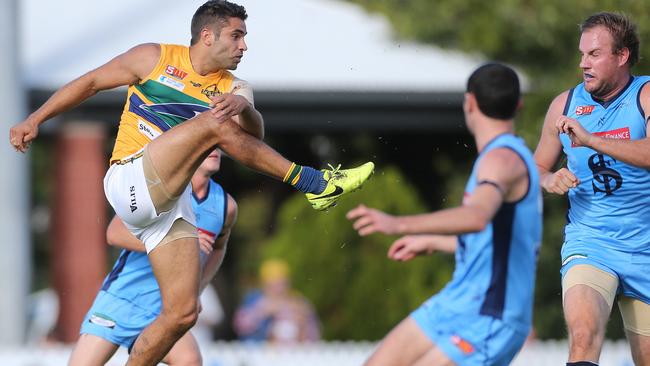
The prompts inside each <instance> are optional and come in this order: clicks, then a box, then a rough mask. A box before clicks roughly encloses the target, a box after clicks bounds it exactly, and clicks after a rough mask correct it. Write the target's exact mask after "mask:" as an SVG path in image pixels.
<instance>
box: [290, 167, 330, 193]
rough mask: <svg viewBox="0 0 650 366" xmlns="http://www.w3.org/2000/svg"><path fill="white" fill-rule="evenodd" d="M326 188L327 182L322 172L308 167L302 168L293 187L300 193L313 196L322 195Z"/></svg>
mask: <svg viewBox="0 0 650 366" xmlns="http://www.w3.org/2000/svg"><path fill="white" fill-rule="evenodd" d="M326 186H327V181H326V180H325V179H324V178H323V172H321V171H320V170H316V169H314V168H311V167H308V166H303V167H302V170H301V171H300V174H299V175H298V181H297V182H296V184H295V185H294V187H296V189H297V190H299V191H300V192H304V193H314V194H320V193H322V192H323V191H324V190H325V187H326Z"/></svg>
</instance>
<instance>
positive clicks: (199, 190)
mask: <svg viewBox="0 0 650 366" xmlns="http://www.w3.org/2000/svg"><path fill="white" fill-rule="evenodd" d="M209 182H210V177H204V176H202V175H198V174H195V175H194V176H193V177H192V192H194V195H195V196H197V197H199V198H203V197H205V195H206V194H207V193H208V183H209Z"/></svg>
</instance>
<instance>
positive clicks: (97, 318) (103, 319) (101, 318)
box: [88, 313, 115, 329]
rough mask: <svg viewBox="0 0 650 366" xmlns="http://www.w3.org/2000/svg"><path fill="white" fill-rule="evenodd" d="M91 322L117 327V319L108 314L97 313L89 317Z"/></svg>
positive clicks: (102, 325) (107, 326)
mask: <svg viewBox="0 0 650 366" xmlns="http://www.w3.org/2000/svg"><path fill="white" fill-rule="evenodd" d="M88 322H89V323H93V324H97V325H99V326H100V327H106V328H111V329H113V328H115V321H114V320H113V319H111V318H109V317H107V316H106V315H103V314H99V313H95V314H92V315H91V316H90V318H88Z"/></svg>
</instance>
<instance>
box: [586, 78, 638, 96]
mask: <svg viewBox="0 0 650 366" xmlns="http://www.w3.org/2000/svg"><path fill="white" fill-rule="evenodd" d="M631 80H632V75H631V74H630V73H626V74H624V75H621V76H620V77H619V78H618V79H617V80H616V82H615V84H614V85H615V86H614V88H612V90H610V91H609V92H608V93H606V94H605V95H604V96H598V95H593V94H592V95H591V97H592V98H593V99H594V100H597V101H599V102H601V103H607V102H609V101H611V100H612V99H614V98H616V97H617V96H618V95H619V94H620V93H621V92H622V91H623V89H625V88H626V87H627V86H628V84H630V82H631Z"/></svg>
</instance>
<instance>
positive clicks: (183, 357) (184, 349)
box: [163, 331, 203, 366]
mask: <svg viewBox="0 0 650 366" xmlns="http://www.w3.org/2000/svg"><path fill="white" fill-rule="evenodd" d="M163 362H164V363H166V364H168V365H170V366H201V364H202V362H203V360H202V358H201V350H200V349H199V344H198V343H197V342H196V338H194V335H192V333H191V331H190V332H187V333H185V335H183V336H182V337H181V339H179V340H178V341H177V342H176V343H175V344H174V346H173V347H172V349H171V350H170V351H169V353H168V354H167V356H165V358H164V359H163Z"/></svg>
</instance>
